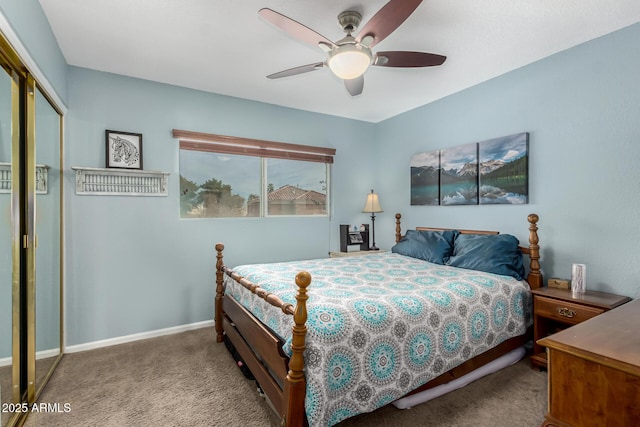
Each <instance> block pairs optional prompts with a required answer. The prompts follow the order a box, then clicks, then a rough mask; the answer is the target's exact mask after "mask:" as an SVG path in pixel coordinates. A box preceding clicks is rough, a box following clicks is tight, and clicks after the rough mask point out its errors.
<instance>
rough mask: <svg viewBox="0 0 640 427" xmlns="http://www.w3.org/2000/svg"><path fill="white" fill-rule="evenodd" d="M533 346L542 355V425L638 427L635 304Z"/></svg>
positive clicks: (638, 309) (639, 312)
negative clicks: (545, 401)
mask: <svg viewBox="0 0 640 427" xmlns="http://www.w3.org/2000/svg"><path fill="white" fill-rule="evenodd" d="M538 344H541V345H543V346H545V347H547V352H548V375H549V407H548V412H547V414H546V415H545V422H544V423H543V424H542V425H543V426H562V427H565V426H573V427H582V426H594V427H595V426H598V427H600V426H615V427H622V426H639V425H640V299H637V300H634V301H631V302H629V303H627V304H624V305H621V306H620V307H618V308H615V309H613V310H610V311H607V312H606V313H603V314H601V315H599V316H597V317H594V318H592V319H589V320H587V321H585V322H582V323H580V324H578V325H575V326H573V327H571V328H568V329H565V330H563V331H561V332H558V333H556V334H554V335H550V336H548V337H546V338H543V339H541V340H539V341H538Z"/></svg>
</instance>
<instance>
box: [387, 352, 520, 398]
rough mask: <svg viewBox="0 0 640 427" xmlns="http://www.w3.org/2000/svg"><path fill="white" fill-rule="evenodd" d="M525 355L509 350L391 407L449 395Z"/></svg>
mask: <svg viewBox="0 0 640 427" xmlns="http://www.w3.org/2000/svg"><path fill="white" fill-rule="evenodd" d="M525 353H526V351H525V349H524V347H518V348H516V349H514V350H511V351H510V352H509V353H507V354H505V355H503V356H501V357H499V358H497V359H495V360H492V361H491V362H489V363H487V364H486V365H484V366H481V367H479V368H478V369H476V370H475V371H471V372H469V373H468V374H466V375H463V376H462V377H460V378H457V379H455V380H453V381H451V382H448V383H446V384H441V385H439V386H436V387H434V388H431V389H429V390H424V391H421V392H420V393H416V394H412V395H411V396H407V397H402V398H400V399H398V400H396V401H394V402H392V403H393V406H395V407H396V408H398V409H409V408H412V407H414V406H416V405H419V404H421V403H424V402H427V401H429V400H431V399H435V398H436V397H440V396H442V395H444V394H447V393H449V392H450V391H454V390H457V389H459V388H462V387H464V386H466V385H467V384H469V383H471V382H473V381H475V380H478V379H480V378H482V377H484V376H487V375H489V374H492V373H494V372H497V371H499V370H500V369H502V368H506V367H507V366H511V365H513V364H514V363H516V362H518V361H519V360H520V359H522V358H523V357H524V355H525Z"/></svg>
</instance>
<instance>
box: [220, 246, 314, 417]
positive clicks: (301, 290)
mask: <svg viewBox="0 0 640 427" xmlns="http://www.w3.org/2000/svg"><path fill="white" fill-rule="evenodd" d="M215 248H216V252H217V255H216V258H217V262H216V299H215V328H216V341H217V342H222V341H223V339H224V335H225V334H226V335H227V338H228V339H229V340H230V341H231V343H232V344H233V345H234V346H235V347H236V350H237V351H238V353H239V354H240V355H241V357H242V359H243V360H244V362H245V363H246V364H247V366H248V367H249V369H250V370H251V372H252V373H253V375H254V377H255V378H256V380H257V381H258V383H259V384H260V386H261V387H262V390H263V391H264V393H265V394H266V396H267V397H268V399H269V401H270V402H271V404H272V405H273V406H274V408H275V409H276V411H277V412H278V414H279V415H280V417H281V418H282V421H283V425H287V426H302V425H304V421H305V411H304V397H305V389H306V381H305V376H304V357H303V353H304V350H305V348H306V347H305V336H306V332H307V327H306V326H305V323H306V321H307V307H306V301H307V299H308V296H307V287H308V286H309V284H310V283H311V275H310V274H309V273H307V272H300V273H298V274H297V275H296V284H297V285H298V293H297V295H296V301H297V304H296V306H295V307H294V306H293V305H292V304H288V303H284V302H283V301H282V300H281V299H280V298H278V297H277V296H275V295H273V294H270V293H268V292H266V291H265V290H264V289H262V288H260V287H259V286H257V285H255V284H253V283H251V282H250V281H249V280H247V279H245V278H243V277H242V276H240V275H238V274H236V273H235V272H234V271H232V270H231V269H229V268H227V267H226V266H225V265H224V261H223V255H222V251H223V250H224V245H223V244H222V243H218V244H216V246H215ZM225 275H227V276H229V277H231V278H232V279H233V280H235V281H236V282H237V283H239V284H240V285H242V286H243V287H245V288H246V289H248V290H249V291H251V292H252V293H254V294H256V295H258V296H259V297H260V298H262V299H264V300H265V301H267V302H268V303H269V304H271V305H273V306H275V307H278V308H280V309H281V310H282V311H283V312H284V313H285V314H289V315H291V316H293V322H294V326H293V328H292V330H293V337H292V343H291V349H292V355H291V358H289V357H287V356H286V355H285V354H284V352H283V351H282V344H283V343H282V341H281V340H280V339H279V338H278V337H277V336H275V335H274V334H273V333H272V332H271V331H270V330H269V329H267V328H266V327H265V326H264V325H263V324H262V323H261V322H260V321H259V320H258V319H256V318H255V317H254V316H253V314H251V313H250V312H249V311H248V310H246V309H245V308H244V307H243V306H242V305H241V304H239V303H238V302H237V301H236V300H235V299H233V298H232V297H230V296H228V295H225V294H224V290H225V289H224V276H225Z"/></svg>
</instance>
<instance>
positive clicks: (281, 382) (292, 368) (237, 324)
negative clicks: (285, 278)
mask: <svg viewBox="0 0 640 427" xmlns="http://www.w3.org/2000/svg"><path fill="white" fill-rule="evenodd" d="M400 218H401V215H400V214H396V243H397V242H398V241H400V239H401V238H402V234H401V227H400ZM527 219H528V221H529V246H528V247H522V246H521V247H520V249H521V250H522V252H523V254H525V255H528V256H529V259H530V263H529V275H528V276H527V279H526V280H527V282H528V283H529V286H530V287H531V289H537V288H539V287H541V286H542V275H541V273H540V263H539V259H540V247H539V246H538V227H537V223H538V215H536V214H530V215H529V216H528V217H527ZM416 229H417V230H444V229H442V228H430V227H417V228H416ZM459 231H460V232H461V233H463V234H498V232H495V231H481V230H459ZM215 249H216V252H217V255H216V258H217V261H216V297H215V331H216V341H217V342H219V343H220V342H223V340H224V337H225V335H226V336H227V338H228V339H229V340H230V341H231V343H232V344H233V345H234V346H235V348H236V350H237V351H238V353H239V354H240V356H241V357H242V359H243V361H244V363H245V364H246V365H247V366H248V368H249V369H250V370H251V373H252V374H253V376H254V377H255V379H256V381H257V382H258V383H259V384H260V387H261V388H262V390H263V391H264V393H265V395H266V396H267V398H268V399H269V401H270V403H271V405H272V406H273V408H274V410H275V411H276V412H277V413H278V415H279V416H280V418H281V420H282V425H283V426H289V427H299V426H304V425H306V424H307V420H306V414H305V408H304V400H305V392H306V381H305V375H304V356H303V353H304V350H305V348H306V347H305V336H306V332H307V327H306V326H305V323H306V321H307V307H306V301H307V299H308V298H309V297H308V295H307V287H308V286H309V284H310V283H311V275H310V274H309V273H307V272H304V271H302V272H300V273H298V274H297V275H296V278H295V282H296V285H297V286H298V294H297V295H296V301H297V304H296V305H295V306H294V305H292V304H287V303H284V302H283V301H282V300H281V299H280V298H278V297H277V296H275V295H273V294H270V293H268V292H266V291H265V290H264V289H262V288H260V287H259V286H257V285H255V284H253V283H251V282H250V281H249V280H247V279H245V278H243V277H241V276H240V275H238V274H237V273H235V272H234V271H232V270H231V269H230V268H228V267H226V266H225V265H224V262H223V255H222V252H223V250H224V245H223V244H222V243H217V244H216V245H215ZM225 274H226V275H228V276H230V277H231V278H233V279H234V280H235V281H236V282H238V283H239V284H241V285H242V286H243V287H245V288H246V289H248V290H249V291H251V292H253V293H254V294H256V295H258V296H259V297H261V298H263V299H264V300H265V301H267V302H268V303H269V304H271V305H273V306H275V307H278V308H280V309H281V310H282V311H283V312H284V313H285V314H290V315H291V316H292V317H293V327H292V330H293V337H292V346H291V348H292V355H291V357H290V358H289V357H288V356H287V355H286V354H285V353H284V352H283V350H282V345H283V342H282V340H281V339H280V338H278V336H277V335H276V334H275V333H274V332H273V331H271V329H269V328H268V327H266V326H265V325H264V324H262V323H261V322H260V321H259V320H258V319H257V318H256V317H254V316H253V314H251V313H250V312H249V311H248V310H247V309H245V308H244V307H243V306H242V305H240V304H239V303H238V302H236V300H235V299H233V298H232V297H230V296H228V295H225V293H224V290H225V289H224V275H225ZM532 336H533V335H532V333H531V328H529V330H528V331H527V332H526V333H525V334H524V335H521V336H518V337H514V338H511V339H509V340H506V341H504V342H502V343H501V344H499V345H498V346H496V347H494V348H492V349H491V350H488V351H486V352H484V353H482V354H480V355H478V356H476V357H474V358H472V359H470V360H468V361H467V362H465V363H463V364H462V365H459V366H457V367H455V368H453V369H452V370H450V371H447V372H445V373H443V374H441V375H440V376H438V377H436V378H434V379H433V380H431V381H429V382H428V383H426V384H424V385H422V386H421V387H420V388H418V389H416V390H414V391H412V392H410V393H408V394H407V395H411V394H414V393H418V392H420V391H423V390H427V389H430V388H433V387H435V386H437V385H440V384H445V383H448V382H450V381H452V380H454V379H456V378H459V377H461V376H462V375H464V374H467V373H469V372H471V371H473V370H475V369H477V368H479V367H480V366H483V365H485V364H487V363H489V362H490V361H492V360H494V359H496V358H498V357H500V356H502V355H504V354H506V353H508V352H509V351H511V350H513V349H515V348H517V347H520V346H522V345H524V344H525V343H527V342H528V341H530V340H531V339H532Z"/></svg>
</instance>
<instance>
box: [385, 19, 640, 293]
mask: <svg viewBox="0 0 640 427" xmlns="http://www.w3.org/2000/svg"><path fill="white" fill-rule="evenodd" d="M638 40H640V24H635V25H633V26H631V27H627V28H625V29H622V30H620V31H617V32H615V33H612V34H609V35H607V36H604V37H601V38H599V39H596V40H593V41H590V42H588V43H585V44H583V45H580V46H577V47H575V48H572V49H569V50H567V51H564V52H561V53H558V54H556V55H553V56H551V57H548V58H546V59H543V60H541V61H539V62H536V63H534V64H531V65H528V66H526V67H523V68H521V69H518V70H515V71H513V72H510V73H508V74H505V75H502V76H500V77H497V78H495V79H493V80H490V81H488V82H485V83H483V84H480V85H477V86H475V87H472V88H469V89H467V90H465V91H462V92H459V93H457V94H454V95H451V96H449V97H447V98H444V99H441V100H439V101H436V102H433V103H431V104H428V105H426V106H423V107H420V108H417V109H415V110H413V111H410V112H407V113H405V114H402V115H399V116H396V117H394V118H391V119H388V120H386V121H384V122H382V123H379V124H378V128H377V130H376V131H377V134H378V141H379V145H378V148H379V151H378V153H377V156H376V162H377V165H378V166H377V168H376V169H378V170H379V171H381V174H380V175H379V185H378V187H379V190H380V193H381V194H380V197H381V199H382V200H383V201H384V203H385V204H386V206H387V207H391V206H394V207H396V209H398V210H399V211H400V212H402V213H403V215H404V218H405V221H404V224H405V225H406V226H407V227H414V226H416V225H431V226H442V227H461V226H463V227H467V228H482V229H495V230H501V231H504V232H509V233H511V234H514V235H516V236H517V237H518V238H519V239H520V241H521V243H526V242H527V241H528V231H527V226H528V224H527V221H526V217H527V215H528V214H529V213H531V212H535V213H537V214H538V215H539V216H540V222H539V227H540V232H539V234H540V246H541V249H542V259H541V264H542V268H543V270H544V273H545V276H546V277H563V278H569V277H570V276H571V264H572V263H585V264H586V265H587V288H588V289H592V290H600V291H607V292H613V293H618V294H622V295H627V296H631V297H634V298H638V297H640V262H639V261H640V256H639V255H638V251H637V249H636V247H637V243H638V242H639V241H640V215H639V214H638V212H639V211H640V201H639V199H638V190H639V189H640V167H639V166H638V165H640V122H639V118H640V101H639V100H640V84H639V83H638V70H640V43H638ZM519 132H529V133H530V141H529V153H530V163H529V164H530V166H529V168H530V169H529V178H530V180H529V191H530V203H529V204H528V205H522V206H511V205H495V206H409V196H410V194H409V191H410V189H409V160H410V157H411V156H412V155H413V154H416V153H421V152H426V151H431V150H436V149H441V148H447V147H452V146H456V145H460V144H466V143H471V142H479V141H483V140H486V139H491V138H495V137H499V136H504V135H510V134H514V133H519ZM385 171H387V172H386V173H385ZM391 217H392V215H387V214H386V213H385V214H383V215H381V217H380V221H379V223H380V228H381V229H386V228H389V227H391V226H392V221H393V218H391ZM403 228H404V227H403ZM385 238H386V240H382V239H381V240H380V242H381V244H382V245H383V246H386V247H388V246H389V245H391V244H392V243H393V242H392V240H391V237H390V236H385Z"/></svg>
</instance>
